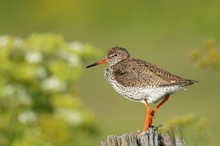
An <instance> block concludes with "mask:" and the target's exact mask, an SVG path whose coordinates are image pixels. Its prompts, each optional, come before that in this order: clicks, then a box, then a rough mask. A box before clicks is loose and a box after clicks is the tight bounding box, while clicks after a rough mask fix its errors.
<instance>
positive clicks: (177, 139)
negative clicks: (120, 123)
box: [99, 126, 185, 146]
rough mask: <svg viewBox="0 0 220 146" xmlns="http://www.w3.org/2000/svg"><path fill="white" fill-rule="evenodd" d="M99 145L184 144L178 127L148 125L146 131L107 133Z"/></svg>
mask: <svg viewBox="0 0 220 146" xmlns="http://www.w3.org/2000/svg"><path fill="white" fill-rule="evenodd" d="M99 146H185V142H184V139H183V137H182V134H181V132H180V130H179V128H172V129H168V130H165V129H164V128H163V126H159V127H149V128H148V130H147V131H146V132H138V136H136V134H133V133H125V134H123V135H121V136H115V135H109V136H108V137H107V140H106V141H102V142H100V144H99Z"/></svg>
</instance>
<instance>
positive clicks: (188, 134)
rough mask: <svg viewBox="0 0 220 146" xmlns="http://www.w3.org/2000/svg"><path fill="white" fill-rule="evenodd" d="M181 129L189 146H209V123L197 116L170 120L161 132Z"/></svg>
mask: <svg viewBox="0 0 220 146" xmlns="http://www.w3.org/2000/svg"><path fill="white" fill-rule="evenodd" d="M176 128H179V129H180V131H181V132H182V134H183V138H184V140H185V142H186V145H187V146H206V145H208V135H207V121H206V120H205V119H202V118H199V117H197V116H195V115H186V116H183V117H176V118H172V119H170V120H169V121H168V122H167V123H166V125H164V127H163V129H162V130H161V131H160V132H166V131H167V130H172V131H175V129H176Z"/></svg>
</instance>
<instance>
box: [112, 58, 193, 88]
mask: <svg viewBox="0 0 220 146" xmlns="http://www.w3.org/2000/svg"><path fill="white" fill-rule="evenodd" d="M118 65H119V66H117V67H116V68H117V69H116V70H115V71H114V75H115V79H116V80H117V82H119V83H121V84H122V85H123V86H125V87H126V86H137V85H138V86H140V87H154V86H170V85H183V86H186V85H187V84H190V83H189V81H190V80H187V79H183V78H181V77H179V76H176V75H173V74H171V73H169V72H167V71H166V70H164V69H161V68H159V67H157V66H156V65H153V64H151V63H149V62H146V61H143V60H139V59H130V61H127V62H126V63H125V62H124V63H123V62H122V63H120V64H118ZM120 66H121V67H120Z"/></svg>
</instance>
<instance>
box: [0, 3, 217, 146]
mask: <svg viewBox="0 0 220 146" xmlns="http://www.w3.org/2000/svg"><path fill="white" fill-rule="evenodd" d="M219 14H220V1H216V0H209V1H208V0H193V1H188V0H185V1H177V0H165V1H153V0H139V1H135V2H129V1H126V0H119V1H102V0H93V1H89V0H63V1H58V0H54V1H52V0H46V1H44V0H32V1H30V0H19V1H15V0H1V1H0V35H12V36H18V37H23V38H26V37H27V36H30V35H31V34H32V33H40V34H41V33H53V34H60V35H62V36H63V37H64V39H65V40H66V41H67V42H71V41H80V42H82V43H83V44H86V43H89V44H91V45H92V46H94V47H93V51H94V53H95V54H96V53H97V55H93V57H91V56H90V57H87V60H86V61H85V63H84V64H83V65H82V72H81V75H80V78H79V79H78V80H77V82H76V89H75V90H76V93H74V94H76V95H77V96H78V97H79V100H80V101H81V104H82V105H83V107H84V108H85V109H87V110H88V111H90V112H91V113H93V114H94V115H95V116H94V117H95V121H96V124H97V127H98V129H99V130H98V131H99V132H98V133H99V134H97V136H94V138H92V139H93V140H92V141H93V142H94V144H97V145H98V142H99V141H101V140H104V139H105V138H106V136H107V135H110V134H113V135H121V134H122V133H125V132H128V131H133V132H135V131H136V130H137V129H142V126H143V123H144V119H145V107H144V105H143V104H140V103H134V102H130V101H128V100H126V99H125V98H123V97H121V96H120V95H119V94H117V93H116V92H115V91H114V90H113V89H112V87H110V85H109V84H108V83H107V82H106V81H105V79H104V75H103V69H104V68H105V67H106V66H105V65H102V66H97V67H96V68H91V69H86V68H84V67H85V66H86V65H87V64H89V63H93V62H95V61H98V60H99V59H103V58H104V57H105V53H106V52H107V50H108V49H109V48H110V47H113V46H116V45H118V46H122V47H125V48H127V49H128V50H129V52H130V53H131V54H132V56H133V57H135V58H140V59H144V60H146V61H149V62H152V63H154V64H156V65H158V66H160V67H162V68H164V69H166V70H168V71H170V72H172V73H174V74H177V75H179V76H182V77H185V78H189V79H193V80H197V81H199V83H197V84H195V85H193V86H190V87H188V90H187V91H184V92H180V93H177V94H175V95H172V96H171V98H170V100H169V101H168V102H167V103H166V104H165V105H164V106H163V107H162V108H161V109H160V110H159V111H158V112H157V113H156V118H155V119H154V121H153V125H159V124H164V123H166V121H168V120H169V119H172V118H173V117H181V116H186V115H188V114H195V115H196V116H198V117H201V118H203V119H204V120H205V121H206V122H207V137H208V143H209V144H210V145H220V142H219V140H218V138H219V136H220V135H219V131H220V126H219V123H220V117H219V111H220V110H219V101H220V95H219V89H220V78H219V73H220V72H219V66H218V67H214V68H213V67H210V66H211V65H209V64H208V65H205V67H204V65H201V63H200V65H198V63H195V62H196V61H195V60H196V59H197V60H199V59H200V57H201V52H204V50H208V52H209V51H210V50H211V49H216V48H217V49H218V50H219V46H218V43H217V42H219V39H220V27H219V26H220V17H219ZM206 40H208V41H206ZM209 40H211V42H214V43H211V46H208V47H207V45H206V44H207V42H208V45H209V42H210V41H209ZM204 44H205V45H204ZM213 44H214V45H213ZM100 48H101V49H100ZM204 48H205V49H204ZM207 48H208V49H207ZM209 48H211V49H209ZM100 50H102V54H101V53H100ZM193 53H194V54H193ZM217 53H219V52H217ZM207 54H208V53H207ZM214 54H215V53H214ZM87 55H88V54H87ZM193 55H194V56H193ZM196 55H197V56H196ZM205 55H206V54H205ZM88 56H89V55H88ZM95 56H96V57H95ZM195 56H196V57H195ZM198 56H199V57H198ZM193 57H194V59H195V58H196V59H195V60H194V61H193V59H192V58H193ZM214 57H216V56H214ZM218 57H219V56H218ZM211 58H212V57H211ZM210 60H211V59H210ZM214 60H215V62H216V59H214ZM218 61H219V60H218ZM217 63H219V62H217ZM201 66H202V67H203V68H202V69H200V67H201ZM73 74H74V72H73ZM74 96H75V95H74ZM154 106H155V105H152V107H154ZM0 116H1V115H0ZM1 118H2V116H1ZM79 145H80V144H79ZM82 145H83V144H82Z"/></svg>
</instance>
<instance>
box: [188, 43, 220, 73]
mask: <svg viewBox="0 0 220 146" xmlns="http://www.w3.org/2000/svg"><path fill="white" fill-rule="evenodd" d="M191 59H192V60H193V62H195V64H196V66H198V67H199V68H201V69H205V68H211V69H212V70H214V71H216V72H217V75H218V76H219V77H220V75H219V73H220V47H219V44H218V43H217V41H216V40H215V39H208V40H205V41H204V42H203V43H202V47H201V48H200V49H194V50H193V51H192V52H191Z"/></svg>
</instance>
